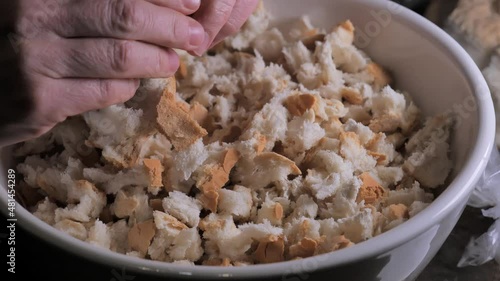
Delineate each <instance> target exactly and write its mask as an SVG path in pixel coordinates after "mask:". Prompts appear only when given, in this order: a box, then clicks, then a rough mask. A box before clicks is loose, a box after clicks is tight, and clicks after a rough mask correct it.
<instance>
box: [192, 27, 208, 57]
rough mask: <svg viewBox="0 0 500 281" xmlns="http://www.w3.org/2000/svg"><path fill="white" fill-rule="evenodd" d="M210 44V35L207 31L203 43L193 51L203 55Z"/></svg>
mask: <svg viewBox="0 0 500 281" xmlns="http://www.w3.org/2000/svg"><path fill="white" fill-rule="evenodd" d="M209 45H210V35H208V33H206V32H205V37H204V39H203V43H201V45H200V47H199V48H198V49H196V50H193V53H195V54H196V55H197V56H201V55H203V53H204V52H205V51H206V50H207V49H208V46H209Z"/></svg>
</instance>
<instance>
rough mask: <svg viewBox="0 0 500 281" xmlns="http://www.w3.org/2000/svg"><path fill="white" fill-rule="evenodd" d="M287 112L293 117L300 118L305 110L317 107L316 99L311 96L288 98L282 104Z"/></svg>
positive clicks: (302, 95) (298, 95)
mask: <svg viewBox="0 0 500 281" xmlns="http://www.w3.org/2000/svg"><path fill="white" fill-rule="evenodd" d="M283 105H284V106H285V107H286V109H288V112H290V114H292V115H294V116H302V115H304V113H305V112H306V111H307V110H310V109H316V108H317V107H318V99H317V98H316V96H314V95H311V94H297V95H293V96H289V97H288V98H287V99H286V100H285V102H284V104H283Z"/></svg>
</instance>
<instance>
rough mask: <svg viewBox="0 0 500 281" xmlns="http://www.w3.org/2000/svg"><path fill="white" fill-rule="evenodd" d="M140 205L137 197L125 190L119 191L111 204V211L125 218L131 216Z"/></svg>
mask: <svg viewBox="0 0 500 281" xmlns="http://www.w3.org/2000/svg"><path fill="white" fill-rule="evenodd" d="M138 206H139V201H138V200H137V199H136V198H135V197H133V196H128V195H127V194H125V192H123V191H118V193H117V194H116V197H115V202H114V203H113V205H111V211H112V212H113V213H114V214H115V216H117V217H118V218H125V217H129V216H131V215H132V214H133V213H134V212H135V210H136V209H137V207H138Z"/></svg>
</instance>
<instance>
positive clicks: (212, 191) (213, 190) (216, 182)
mask: <svg viewBox="0 0 500 281" xmlns="http://www.w3.org/2000/svg"><path fill="white" fill-rule="evenodd" d="M238 159H239V155H238V151H237V150H236V149H234V148H230V149H228V150H226V151H225V152H224V153H223V156H222V161H221V163H217V164H208V165H206V166H204V167H203V169H202V173H201V175H199V176H198V180H197V182H196V186H197V187H198V188H199V189H200V190H201V191H202V195H201V198H200V201H201V202H202V203H203V206H204V207H205V208H206V209H209V210H211V211H212V212H215V211H217V206H218V200H219V194H218V193H219V190H221V188H222V187H223V186H224V185H225V184H226V183H227V182H228V181H229V173H230V172H231V170H232V169H233V167H234V165H235V164H236V162H238Z"/></svg>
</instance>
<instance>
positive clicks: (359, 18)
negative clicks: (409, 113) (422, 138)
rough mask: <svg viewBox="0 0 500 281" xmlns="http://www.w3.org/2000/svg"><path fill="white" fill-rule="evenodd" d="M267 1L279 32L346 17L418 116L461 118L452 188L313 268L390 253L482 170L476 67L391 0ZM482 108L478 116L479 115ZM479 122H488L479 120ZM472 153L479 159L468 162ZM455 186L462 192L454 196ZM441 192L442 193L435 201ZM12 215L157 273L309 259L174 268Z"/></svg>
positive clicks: (234, 272) (49, 234)
mask: <svg viewBox="0 0 500 281" xmlns="http://www.w3.org/2000/svg"><path fill="white" fill-rule="evenodd" d="M265 6H266V8H267V9H268V10H269V11H270V12H271V14H272V15H273V17H274V21H275V24H276V25H277V26H279V27H282V28H283V29H284V30H286V28H287V23H289V22H290V21H291V20H296V19H297V18H298V17H300V16H302V15H309V17H310V18H311V21H312V23H313V24H314V25H318V26H321V27H325V28H327V29H329V28H330V27H331V26H333V25H334V24H336V23H338V22H340V21H343V20H346V19H350V20H351V21H352V22H353V24H354V26H355V27H356V28H357V36H356V42H357V45H358V46H360V47H362V48H363V49H364V50H365V51H366V52H367V53H368V54H369V55H370V56H371V57H372V58H373V59H374V60H375V61H376V62H377V63H379V64H381V65H383V66H384V67H386V68H387V69H389V70H390V71H391V72H392V74H393V76H394V77H395V80H396V81H397V87H398V88H399V89H403V90H405V91H408V92H409V93H410V94H411V96H412V98H413V99H414V101H415V102H416V104H417V105H418V106H419V107H420V108H421V109H422V110H423V113H424V115H427V116H429V115H434V114H439V113H444V112H446V111H451V110H454V111H456V113H457V114H460V115H461V116H462V117H461V118H460V122H458V124H457V126H456V129H455V131H454V133H453V143H452V147H451V155H452V156H453V159H454V163H455V165H454V172H453V174H454V176H457V177H456V178H455V177H454V176H453V177H452V178H454V179H452V181H451V183H450V187H449V189H450V190H447V191H445V192H444V193H443V194H442V195H441V196H440V198H438V199H437V200H436V202H434V203H433V204H431V206H429V207H428V208H427V209H426V210H424V211H423V212H422V213H421V214H419V215H417V216H416V217H415V218H413V219H412V220H410V221H409V222H407V223H404V224H403V225H402V226H399V227H397V228H395V229H394V230H391V231H389V232H387V233H385V234H382V235H380V236H378V237H375V238H372V239H370V240H368V241H366V242H363V243H360V244H358V245H355V246H353V247H351V248H348V249H344V250H342V251H338V252H333V253H331V254H328V258H327V259H324V258H323V259H321V260H318V261H317V263H316V265H317V268H325V267H329V266H335V265H339V264H345V263H349V262H351V261H355V260H360V259H363V258H368V257H370V256H374V255H377V254H380V253H382V252H384V251H388V250H390V249H391V248H394V247H396V246H398V245H399V244H402V243H404V242H405V241H408V240H410V239H412V238H413V237H415V236H416V235H418V234H419V233H421V232H423V231H424V230H425V229H427V228H429V227H430V225H431V224H432V223H433V222H432V221H433V220H438V219H442V218H443V216H444V215H445V213H446V211H447V210H449V209H450V208H451V207H452V205H453V204H458V202H459V201H460V200H461V201H463V200H464V198H465V196H466V193H468V192H470V190H472V188H471V185H472V183H471V181H474V179H477V177H478V176H479V173H480V170H481V168H484V164H485V163H483V162H484V161H483V162H481V161H480V160H481V159H482V158H484V157H487V155H489V149H491V145H492V142H493V132H492V133H491V134H490V135H488V134H486V133H485V132H486V131H487V130H488V129H490V130H493V131H494V127H493V125H492V124H491V123H489V122H494V121H493V120H494V119H493V111H492V107H491V105H488V104H490V103H491V99H490V98H489V92H488V91H487V89H485V88H484V87H485V85H486V84H485V83H484V80H482V77H481V76H480V73H479V72H478V70H477V69H474V68H471V67H472V66H473V63H472V61H471V60H469V59H468V57H466V56H467V55H466V53H465V52H463V50H461V49H460V48H459V47H458V45H457V44H456V43H455V42H454V41H453V40H452V39H450V38H449V37H447V35H446V34H445V33H444V32H442V31H440V30H439V29H438V28H437V27H435V26H434V25H433V24H431V23H430V22H427V21H426V20H425V19H423V18H421V17H420V16H418V15H417V14H415V13H413V12H411V11H409V10H407V9H405V8H402V7H401V6H399V5H396V4H394V3H392V2H389V1H375V0H336V1H331V0H309V1H302V0H273V1H265ZM457 48H458V49H457ZM462 56H464V57H465V58H462ZM478 73H479V74H478ZM476 79H477V81H476ZM480 93H481V94H480ZM476 102H477V103H478V105H479V107H478V106H476ZM454 108H455V109H454ZM477 108H479V109H480V110H479V111H478V110H477ZM481 110H482V112H483V113H481V114H480V112H481ZM490 119H491V120H490ZM481 122H488V123H487V124H484V125H481V124H482V123H481ZM488 138H490V140H489V141H488ZM479 146H482V147H479ZM471 155H476V156H477V155H479V156H477V157H475V158H473V159H472V158H470V157H471ZM1 160H2V167H3V169H2V170H1V171H0V173H1V174H0V182H1V184H2V186H3V187H4V188H2V190H0V198H1V199H2V200H0V205H1V207H2V209H6V208H4V206H3V205H4V204H5V203H4V202H6V201H7V199H6V198H7V197H6V192H5V191H4V189H5V182H6V174H5V173H6V170H7V168H9V160H10V159H9V153H8V150H5V149H4V150H3V153H2V159H1ZM483 160H484V159H483ZM460 177H461V178H460ZM466 180H469V181H468V182H467V181H466ZM460 190H461V191H460ZM458 191H460V192H461V193H460V194H458V193H459V192H458ZM454 194H455V195H456V198H455V197H454V196H455V195H454ZM457 194H458V195H457ZM443 196H444V197H445V198H442V199H441V197H443ZM17 213H18V217H19V219H20V223H22V224H23V226H24V227H25V228H28V229H30V230H31V231H32V232H34V233H35V234H37V235H39V236H41V237H43V238H45V239H47V240H52V241H53V242H54V241H57V243H58V244H59V245H61V246H63V247H65V248H67V249H68V250H70V251H73V252H75V253H77V254H80V255H83V256H86V257H89V258H91V259H93V260H95V261H97V262H101V263H105V264H110V265H114V266H120V267H122V266H125V267H128V268H133V269H135V270H140V271H145V272H151V273H155V274H162V275H177V276H179V274H183V275H188V276H198V277H221V276H226V277H229V276H232V277H251V276H253V277H258V276H272V275H280V274H283V272H287V271H289V269H290V268H291V267H303V266H304V264H306V263H307V262H308V260H310V259H303V260H297V261H290V262H285V263H278V264H271V265H257V266H251V267H241V268H238V267H236V268H216V267H205V266H200V267H186V266H176V265H171V264H168V263H161V262H155V261H148V260H140V259H136V258H132V257H127V256H124V255H120V254H116V253H112V252H110V251H107V250H103V249H99V248H96V247H94V246H91V245H88V244H87V243H84V242H81V241H78V240H76V239H74V238H72V237H68V236H66V235H63V234H62V233H60V232H58V231H57V230H55V229H53V228H52V227H50V226H48V225H46V224H45V223H43V222H41V221H40V220H38V219H36V218H35V217H34V216H32V215H31V214H29V213H28V212H27V211H26V210H24V209H23V208H22V207H21V206H18V211H17Z"/></svg>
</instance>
